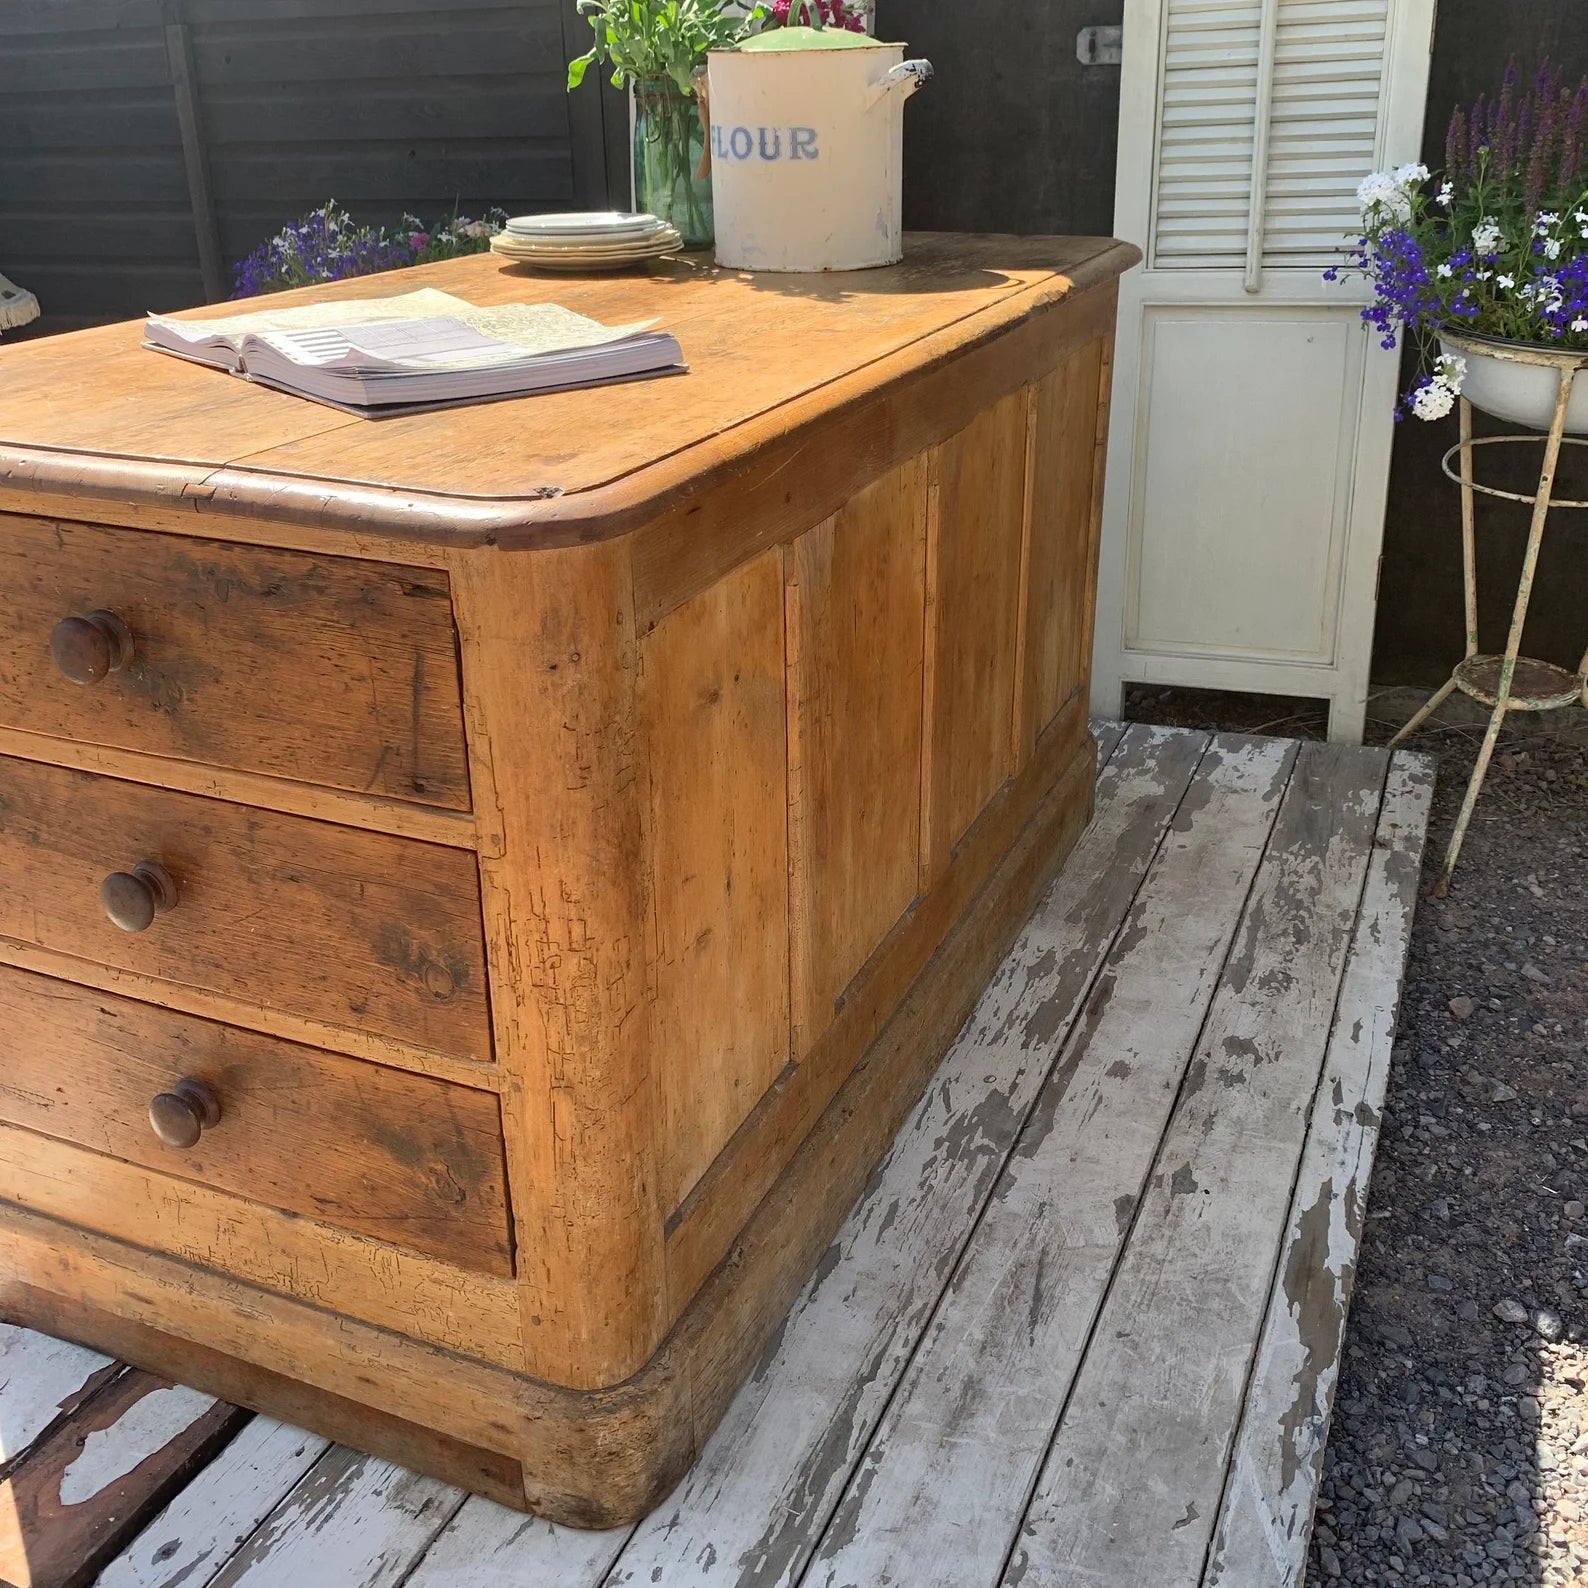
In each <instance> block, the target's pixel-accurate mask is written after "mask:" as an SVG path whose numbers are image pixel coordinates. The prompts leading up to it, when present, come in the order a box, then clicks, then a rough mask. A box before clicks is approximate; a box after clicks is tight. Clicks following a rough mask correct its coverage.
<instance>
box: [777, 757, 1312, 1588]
mask: <svg viewBox="0 0 1588 1588" xmlns="http://www.w3.org/2000/svg"><path fill="white" fill-rule="evenodd" d="M1295 754H1296V751H1295V748H1294V746H1290V745H1287V744H1285V743H1284V742H1283V741H1279V740H1272V739H1270V740H1245V741H1240V740H1233V739H1221V740H1217V741H1215V742H1214V744H1213V746H1211V747H1210V748H1209V750H1208V752H1207V754H1206V755H1205V756H1204V757H1203V760H1202V762H1201V764H1200V765H1199V767H1198V769H1197V774H1196V777H1195V779H1194V781H1193V783H1192V785H1191V789H1190V792H1189V793H1188V794H1187V796H1186V798H1185V800H1184V801H1183V802H1182V805H1181V808H1180V813H1179V815H1178V816H1177V817H1176V820H1175V822H1174V829H1173V831H1172V832H1171V834H1170V835H1169V837H1168V838H1167V839H1166V841H1165V843H1164V845H1163V847H1162V848H1161V849H1160V851H1159V853H1158V856H1157V859H1156V860H1155V861H1154V863H1153V866H1152V869H1151V870H1150V871H1149V872H1148V874H1147V878H1146V881H1145V882H1144V884H1143V885H1142V888H1141V891H1140V892H1139V893H1138V894H1137V896H1136V901H1135V903H1134V905H1133V906H1132V908H1131V911H1130V914H1129V916H1128V917H1127V919H1126V924H1125V928H1124V930H1123V931H1122V932H1121V934H1120V936H1119V939H1118V941H1117V943H1116V945H1115V947H1114V951H1113V953H1112V954H1111V955H1110V956H1109V958H1108V960H1107V962H1106V964H1105V966H1104V968H1103V973H1102V975H1101V977H1100V978H1099V979H1098V982H1097V984H1096V986H1095V987H1094V989H1093V992H1092V996H1091V998H1090V999H1089V1001H1088V1003H1087V1006H1086V1008H1085V1011H1084V1013H1083V1014H1082V1016H1081V1019H1080V1020H1079V1021H1078V1022H1077V1026H1076V1029H1075V1031H1074V1033H1073V1035H1072V1037H1071V1040H1070V1041H1069V1043H1068V1044H1067V1046H1066V1048H1065V1051H1064V1054H1063V1056H1062V1058H1061V1059H1060V1062H1059V1064H1058V1066H1057V1067H1056V1069H1055V1070H1054V1073H1053V1075H1052V1076H1051V1077H1050V1078H1049V1080H1048V1082H1047V1085H1046V1087H1045V1088H1044V1091H1043V1095H1042V1099H1041V1101H1040V1103H1039V1104H1038V1108H1037V1111H1036V1113H1035V1114H1034V1115H1033V1117H1032V1119H1031V1121H1030V1123H1029V1124H1028V1126H1027V1128H1026V1130H1025V1132H1024V1133H1023V1134H1022V1136H1021V1138H1020V1142H1019V1145H1018V1146H1017V1147H1016V1149H1015V1151H1014V1154H1013V1156H1012V1157H1011V1158H1010V1159H1009V1162H1008V1165H1007V1167H1006V1168H1005V1170H1004V1172H1003V1175H1002V1177H1001V1178H1000V1180H999V1183H998V1186H997V1189H996V1191H995V1192H994V1195H993V1199H992V1201H991V1203H990V1204H989V1206H988V1209H987V1213H986V1216H985V1218H984V1219H983V1221H982V1223H981V1226H980V1228H979V1229H978V1230H977V1232H976V1235H975V1238H974V1240H973V1242H972V1243H971V1245H970V1248H969V1249H968V1251H967V1252H966V1255H965V1258H964V1260H963V1262H962V1264H961V1266H960V1269H959V1271H958V1272H957V1273H956V1274H955V1275H954V1278H953V1281H952V1283H951V1284H950V1286H949V1288H948V1291H947V1294H946V1295H945V1297H944V1300H943V1303H942V1305H941V1307H940V1308H939V1310H938V1313H937V1316H936V1317H935V1319H934V1320H933V1323H932V1327H931V1329H930V1331H929V1332H928V1334H927V1336H926V1339H925V1341H924V1343H923V1344H922V1346H921V1349H920V1351H919V1353H918V1354H917V1356H916V1358H915V1361H914V1362H913V1363H912V1365H911V1368H910V1372H909V1374H908V1375H907V1377H906V1378H905V1381H904V1383H903V1385H902V1387H901V1389H900V1392H899V1394H898V1395H897V1396H896V1398H895V1399H894V1401H893V1404H892V1405H891V1406H890V1408H889V1410H888V1415H887V1417H886V1418H885V1419H884V1421H883V1423H882V1426H881V1428H880V1430H879V1431H878V1434H877V1436H876V1438H875V1439H874V1440H873V1442H872V1445H871V1448H870V1449H869V1450H868V1451H867V1453H866V1458H865V1461H864V1462H863V1463H862V1465H861V1467H860V1469H859V1473H858V1476H857V1477H856V1479H855V1481H854V1483H853V1485H852V1486H851V1488H850V1490H849V1492H848V1493H847V1494H846V1495H845V1497H844V1501H843V1504H842V1505H841V1506H840V1507H839V1508H838V1511H837V1513H836V1515H835V1516H834V1519H833V1522H832V1525H831V1528H830V1529H829V1532H828V1535H827V1537H826V1539H825V1540H824V1541H823V1544H822V1547H821V1550H820V1552H819V1554H818V1556H817V1563H816V1567H815V1569H814V1570H813V1571H812V1572H811V1574H810V1576H809V1577H808V1578H807V1579H806V1580H807V1582H809V1583H812V1584H819V1585H821V1588H839V1585H860V1588H874V1585H880V1584H894V1583H896V1584H906V1585H909V1588H977V1585H991V1584H995V1583H996V1582H997V1580H998V1578H999V1576H1000V1574H1001V1573H1002V1570H1003V1564H1004V1561H1005V1558H1006V1555H1007V1552H1008V1549H1009V1546H1010V1543H1011V1541H1012V1540H1013V1538H1014V1536H1015V1532H1016V1530H1017V1528H1018V1526H1019V1523H1020V1517H1021V1512H1022V1510H1023V1509H1024V1504H1025V1499H1026V1496H1027V1495H1028V1494H1029V1493H1030V1490H1031V1485H1032V1483H1033V1482H1034V1481H1035V1479H1036V1475H1037V1471H1038V1469H1039V1468H1040V1467H1041V1464H1042V1460H1043V1457H1044V1455H1045V1454H1046V1452H1047V1449H1048V1443H1049V1440H1050V1439H1051V1438H1052V1436H1053V1431H1054V1428H1055V1425H1056V1424H1057V1422H1058V1418H1059V1411H1060V1408H1061V1407H1062V1406H1063V1404H1064V1399H1065V1395H1066V1392H1067V1390H1068V1388H1069V1385H1070V1383H1071V1380H1072V1378H1073V1376H1074V1374H1075V1371H1076V1368H1077V1366H1078V1365H1079V1362H1080V1357H1081V1351H1082V1348H1083V1346H1084V1344H1085V1342H1086V1339H1087V1336H1088V1333H1089V1331H1090V1328H1091V1325H1092V1321H1093V1319H1094V1317H1095V1316H1096V1313H1097V1311H1098V1309H1099V1307H1101V1305H1102V1303H1103V1297H1104V1294H1105V1292H1106V1290H1107V1287H1108V1282H1109V1279H1110V1277H1111V1275H1112V1273H1113V1269H1114V1264H1115V1259H1116V1256H1117V1253H1118V1251H1119V1248H1120V1246H1121V1244H1122V1242H1123V1240H1124V1235H1125V1232H1126V1230H1127V1229H1128V1228H1129V1224H1130V1219H1131V1215H1132V1213H1133V1210H1134V1209H1135V1206H1136V1203H1137V1201H1138V1199H1139V1197H1140V1196H1141V1194H1142V1191H1143V1188H1144V1186H1145V1185H1146V1183H1147V1180H1148V1177H1149V1176H1150V1174H1151V1172H1152V1168H1153V1164H1154V1161H1155V1160H1156V1158H1157V1154H1158V1148H1159V1143H1160V1141H1161V1138H1162V1135H1163V1131H1164V1126H1165V1124H1166V1122H1167V1120H1168V1118H1169V1115H1170V1111H1171V1109H1172V1108H1173V1106H1174V1101H1175V1096H1176V1094H1177V1092H1178V1090H1179V1087H1180V1080H1181V1076H1182V1074H1183V1073H1184V1071H1185V1069H1186V1067H1187V1065H1188V1064H1189V1063H1190V1062H1191V1060H1192V1057H1193V1055H1194V1053H1195V1052H1196V1049H1197V1042H1198V1038H1199V1036H1200V1034H1201V1030H1202V1024H1203V1018H1204V1016H1205V1014H1206V1012H1207V1010H1208V1007H1209V1005H1210V1003H1211V1001H1212V999H1213V997H1214V993H1215V990H1216V988H1217V987H1218V984H1219V976H1220V972H1221V970H1222V969H1223V966H1224V962H1225V956H1226V954H1227V953H1228V951H1229V948H1230V944H1231V941H1232V939H1233V938H1234V935H1235V928H1236V923H1237V921H1238V920H1239V918H1240V915H1241V909H1242V906H1243V905H1244V903H1245V901H1246V897H1247V893H1248V890H1249V889H1250V887H1251V885H1252V880H1253V878H1254V877H1255V876H1256V875H1257V871H1258V866H1259V864H1260V862H1261V861H1262V858H1263V853H1264V849H1265V847H1266V845H1267V843H1268V838H1269V832H1270V829H1271V827H1272V826H1273V823H1274V818H1275V813H1276V811H1277V810H1278V809H1279V807H1280V799H1281V796H1282V795H1283V793H1284V791H1285V786H1286V783H1287V781H1288V779H1289V776H1290V771H1291V766H1292V764H1293V762H1294V759H1295ZM949 1497H951V1499H950V1498H949ZM946 1501H947V1503H945V1502H946Z"/></svg>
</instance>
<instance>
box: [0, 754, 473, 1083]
mask: <svg viewBox="0 0 1588 1588" xmlns="http://www.w3.org/2000/svg"><path fill="white" fill-rule="evenodd" d="M144 862H154V863H156V864H158V865H159V866H162V867H164V868H165V870H166V871H167V872H169V873H170V875H171V877H172V878H173V879H174V881H175V884H176V891H177V902H176V904H175V907H174V908H172V909H170V910H168V911H165V912H163V913H160V914H156V915H155V916H154V917H153V919H152V921H151V922H150V924H149V925H148V926H147V928H146V929H145V930H142V931H124V930H122V929H121V928H120V927H118V926H115V925H113V924H112V923H111V921H110V919H109V918H108V916H107V914H106V909H105V905H104V903H103V901H102V898H101V886H102V884H103V883H104V880H105V878H106V877H108V876H110V875H111V874H112V873H122V874H125V873H130V872H131V871H132V870H133V868H134V867H135V866H137V865H139V864H141V863H144ZM0 936H5V937H10V938H15V939H17V940H19V941H20V942H22V943H28V944H36V945H38V946H39V947H41V948H45V949H52V950H55V951H57V952H59V953H65V954H71V955H74V956H76V957H78V958H79V959H83V960H88V961H92V962H94V963H96V964H99V965H105V966H110V967H113V968H116V969H119V970H123V971H130V972H133V973H135V974H137V975H142V976H151V977H158V978H159V979H160V980H161V981H164V982H168V983H176V984H180V985H182V986H185V987H190V988H197V989H201V990H203V991H205V992H207V993H213V994H219V995H221V996H222V997H223V998H225V999H227V1000H230V1001H231V1003H232V1005H234V1006H235V1013H234V1011H233V1008H231V1007H229V1008H227V1009H226V1010H225V1011H224V1017H225V1018H227V1019H233V1018H235V1019H237V1020H239V1021H240V1022H241V1023H244V1024H253V1020H252V1019H251V1018H250V1011H251V1010H252V1009H254V1008H258V1009H270V1010H279V1011H281V1012H283V1013H285V1014H287V1015H289V1016H293V1017H296V1018H298V1019H300V1020H307V1021H313V1022H316V1031H315V1033H314V1034H313V1035H312V1036H311V1040H315V1041H319V1040H322V1038H321V1036H320V1035H319V1028H320V1027H325V1028H336V1029H340V1030H345V1031H347V1032H349V1033H350V1034H368V1033H374V1034H375V1035H377V1036H378V1037H382V1038H385V1039H387V1040H388V1041H389V1042H397V1043H402V1044H404V1045H406V1046H410V1047H413V1048H416V1049H419V1050H422V1051H425V1052H430V1053H437V1054H442V1055H446V1056H449V1057H451V1058H457V1059H465V1060H475V1061H484V1060H488V1059H489V1058H490V1056H491V1047H490V1025H489V1017H488V1014H487V1008H486V992H485V950H484V943H483V939H482V931H481V923H480V896H479V875H478V870H477V865H476V862H475V858H474V856H473V854H471V853H468V852H466V851H464V850H461V849H448V848H444V847H442V846H441V845H439V844H423V843H418V842H416V841H414V840H412V839H407V838H393V837H390V836H388V835H386V834H382V833H371V832H364V831H362V830H359V829H355V828H348V827H337V826H333V825H332V824H330V823H328V822H319V821H312V820H309V819H308V818H306V817H300V816H283V815H279V814H276V813H273V812H268V811H261V810H255V809H253V808H251V807H249V806H246V805H233V804H230V803H228V802H227V801H224V800H212V799H203V798H200V797H199V796H197V795H192V794H176V793H172V792H171V791H169V790H166V789H156V788H148V787H145V786H143V785H142V784H137V783H125V782H122V781H120V780H119V779H116V778H108V777H99V776H97V775H95V774H92V773H88V772H75V771H69V770H67V769H65V768H63V767H55V766H46V765H43V764H42V763H38V762H32V761H20V760H16V759H14V758H12V757H8V756H0ZM173 1001H179V1000H173ZM291 1034H297V1033H296V1032H293V1033H291ZM324 1040H326V1041H327V1042H328V1043H329V1045H332V1046H335V1045H337V1043H336V1040H335V1032H334V1030H333V1031H332V1032H331V1034H330V1035H329V1036H327V1037H326V1038H325V1039H324Z"/></svg>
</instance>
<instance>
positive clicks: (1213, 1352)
mask: <svg viewBox="0 0 1588 1588" xmlns="http://www.w3.org/2000/svg"><path fill="white" fill-rule="evenodd" d="M1387 760H1388V758H1387V757H1386V756H1385V755H1384V753H1383V752H1382V751H1378V750H1349V749H1343V748H1341V747H1339V746H1336V745H1317V744H1306V745H1303V746H1302V747H1301V749H1300V751H1299V753H1298V755H1297V760H1296V770H1295V772H1294V774H1293V776H1292V777H1291V780H1290V785H1289V787H1288V788H1287V790H1286V792H1285V798H1284V801H1283V803H1282V805H1281V807H1280V811H1279V815H1278V817H1277V818H1276V820H1275V824H1274V833H1273V839H1272V842H1271V845H1270V849H1269V852H1268V854H1267V855H1266V856H1265V858H1264V863H1263V866H1262V868H1261V870H1260V872H1259V874H1258V878H1257V882H1256V884H1255V885H1254V889H1253V893H1252V896H1251V899H1250V901H1249V902H1248V904H1247V907H1246V910H1245V912H1244V913H1243V915H1242V917H1241V923H1240V926H1239V929H1238V930H1237V932H1236V936H1235V941H1234V945H1233V947H1232V949H1231V952H1230V958H1229V963H1228V965H1227V966H1226V968H1225V971H1224V974H1223V977H1222V979H1221V982H1220V985H1219V990H1218V993H1217V994H1216V996H1215V998H1214V1000H1213V1004H1212V1007H1211V1009H1210V1011H1209V1015H1208V1019H1207V1022H1206V1024H1205V1026H1204V1028H1203V1031H1202V1035H1201V1037H1200V1039H1199V1040H1198V1043H1197V1050H1196V1055H1195V1057H1194V1059H1193V1060H1192V1064H1191V1067H1190V1069H1189V1070H1188V1072H1187V1078H1186V1083H1185V1087H1184V1089H1183V1091H1182V1094H1181V1097H1180V1099H1179V1101H1178V1103H1177V1106H1176V1109H1175V1113H1174V1116H1173V1118H1172V1120H1171V1122H1170V1124H1169V1128H1168V1130H1167V1132H1166V1133H1165V1136H1164V1139H1163V1144H1162V1147H1161V1149H1160V1151H1159V1156H1158V1163H1157V1167H1156V1170H1155V1172H1154V1174H1153V1177H1152V1181H1151V1184H1150V1185H1149V1186H1148V1187H1147V1188H1146V1190H1145V1192H1144V1193H1143V1195H1142V1198H1141V1202H1140V1205H1139V1207H1138V1208H1137V1211H1136V1215H1135V1224H1134V1226H1133V1228H1132V1231H1131V1237H1130V1240H1129V1243H1128V1245H1127V1247H1126V1250H1125V1255H1124V1259H1123V1261H1122V1262H1121V1264H1120V1266H1119V1270H1118V1273H1117V1274H1116V1275H1115V1277H1114V1281H1113V1283H1112V1285H1111V1287H1110V1288H1109V1292H1108V1299H1107V1301H1106V1302H1105V1304H1104V1306H1103V1308H1102V1311H1101V1313H1100V1314H1099V1317H1098V1321H1097V1325H1096V1331H1095V1340H1096V1346H1095V1348H1094V1349H1093V1350H1091V1351H1089V1352H1088V1354H1087V1357H1086V1360H1085V1363H1084V1364H1083V1366H1082V1368H1081V1371H1080V1373H1079V1375H1078V1377H1077V1379H1076V1383H1075V1389H1074V1392H1073V1397H1072V1399H1071V1402H1070V1406H1069V1409H1068V1411H1067V1413H1066V1415H1065V1418H1064V1421H1063V1423H1062V1424H1061V1425H1060V1428H1059V1431H1058V1434H1057V1436H1056V1438H1055V1439H1054V1441H1053V1444H1052V1446H1051V1448H1050V1449H1049V1451H1048V1453H1047V1458H1046V1460H1045V1461H1044V1463H1043V1467H1042V1473H1041V1476H1040V1478H1039V1479H1038V1482H1037V1485H1036V1488H1035V1491H1034V1493H1033V1495H1032V1499H1031V1504H1030V1508H1029V1509H1028V1511H1027V1513H1026V1520H1025V1525H1024V1527H1023V1528H1022V1529H1021V1532H1020V1537H1019V1542H1018V1545H1017V1547H1016V1549H1015V1552H1014V1555H1013V1558H1012V1559H1011V1562H1010V1574H1011V1576H1013V1577H1015V1578H1020V1577H1021V1576H1022V1575H1023V1577H1024V1581H1025V1582H1026V1583H1027V1584H1029V1585H1032V1588H1037V1585H1044V1584H1057V1583H1064V1584H1072V1583H1092V1582H1096V1581H1098V1580H1099V1579H1103V1580H1107V1579H1108V1578H1110V1577H1112V1578H1117V1579H1119V1580H1122V1581H1126V1582H1132V1581H1141V1580H1144V1579H1152V1580H1155V1581H1163V1580H1167V1581H1171V1582H1172V1581H1182V1582H1195V1581H1196V1580H1197V1579H1198V1577H1199V1576H1200V1572H1201V1567H1202V1563H1203V1561H1204V1559H1205V1557H1206V1552H1207V1548H1208V1543H1209V1539H1210V1537H1211V1534H1212V1529H1213V1526H1214V1523H1215V1521H1216V1519H1217V1515H1218V1506H1219V1500H1220V1495H1221V1491H1222V1488H1223V1475H1224V1471H1225V1467H1226V1462H1227V1460H1228V1456H1229V1452H1230V1449H1231V1446H1232V1444H1233V1441H1234V1437H1235V1432H1236V1428H1237V1426H1238V1423H1239V1418H1240V1408H1241V1403H1242V1399H1243V1396H1244V1392H1245V1387H1246V1381H1247V1373H1248V1369H1249V1367H1250V1363H1251V1358H1252V1352H1253V1350H1254V1348H1255V1342H1256V1339H1257V1333H1258V1329H1259V1327H1260V1325H1261V1322H1262V1318H1263V1315H1264V1313H1265V1311H1266V1308H1267V1303H1268V1289H1269V1283H1270V1280H1271V1279H1272V1276H1273V1272H1274V1261H1275V1256H1276V1253H1277V1251H1278V1247H1279V1242H1280V1237H1281V1235H1282V1232H1283V1229H1284V1223H1285V1218H1286V1215H1287V1213H1288V1210H1289V1207H1290V1201H1291V1192H1292V1189H1293V1186H1294V1182H1295V1174H1296V1166H1297V1161H1298V1159H1299V1157H1300V1155H1301V1149H1302V1143H1303V1139H1304V1136H1305V1133H1306V1125H1307V1115H1308V1112H1309V1109H1310V1106H1311V1102H1312V1097H1313V1093H1314V1090H1315V1088H1316V1086H1317V1082H1318V1075H1319V1072H1320V1070H1321V1068H1322V1064H1323V1049H1324V1047H1325V1045H1326V1042H1327V1033H1328V1031H1329V1029H1330V1026H1331V1017H1332V1014H1333V1010H1334V1004H1335V998H1336V995H1337V993H1338V990H1339V985H1340V977H1341V973H1342V970H1343V968H1344V961H1345V956H1346V951H1347V948H1348V945H1349V943H1350V939H1351V933H1352V929H1353V927H1354V925H1355V922H1356V915H1357V907H1358V904H1359V901H1360V899H1361V894H1362V887H1363V883H1364V881H1365V878H1366V872H1367V862H1368V855H1369V853H1370V850H1371V846H1372V840H1373V833H1374V829H1375V827H1376V826H1377V821H1378V810H1379V799H1380V794H1381V791H1382V786H1383V779H1384V772H1385V767H1386V764H1387ZM1209 1274H1217V1275H1218V1276H1219V1281H1218V1283H1217V1284H1212V1283H1209V1282H1208V1277H1207V1276H1208V1275H1209ZM1155 1305H1163V1306H1166V1307H1167V1306H1172V1307H1173V1316H1174V1322H1173V1325H1172V1326H1171V1327H1166V1328H1165V1327H1159V1328H1154V1329H1152V1330H1150V1331H1142V1330H1138V1329H1136V1328H1135V1327H1134V1323H1135V1321H1136V1320H1138V1319H1140V1318H1142V1317H1145V1316H1149V1315H1150V1314H1151V1312H1152V1310H1153V1308H1154V1306H1155Z"/></svg>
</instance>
